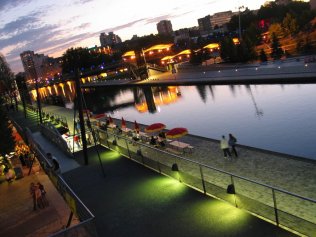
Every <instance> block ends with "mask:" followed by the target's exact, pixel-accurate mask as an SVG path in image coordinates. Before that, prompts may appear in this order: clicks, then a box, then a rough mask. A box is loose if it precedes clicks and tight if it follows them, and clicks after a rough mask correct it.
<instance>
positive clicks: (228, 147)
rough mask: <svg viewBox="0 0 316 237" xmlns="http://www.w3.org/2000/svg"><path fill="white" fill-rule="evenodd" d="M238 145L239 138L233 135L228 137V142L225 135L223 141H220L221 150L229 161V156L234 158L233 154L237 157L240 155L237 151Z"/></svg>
mask: <svg viewBox="0 0 316 237" xmlns="http://www.w3.org/2000/svg"><path fill="white" fill-rule="evenodd" d="M236 143H237V138H236V137H234V136H233V135H232V134H231V133H230V134H229V135H228V141H227V140H226V137H225V136H224V135H223V136H222V139H221V141H220V148H221V150H222V151H223V153H224V158H225V159H227V156H228V157H229V158H231V157H232V153H233V154H234V155H235V157H236V158H237V157H238V153H237V150H236Z"/></svg>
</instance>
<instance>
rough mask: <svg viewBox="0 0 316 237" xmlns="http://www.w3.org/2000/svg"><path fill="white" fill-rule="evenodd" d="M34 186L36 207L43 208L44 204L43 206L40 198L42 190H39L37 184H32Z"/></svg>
mask: <svg viewBox="0 0 316 237" xmlns="http://www.w3.org/2000/svg"><path fill="white" fill-rule="evenodd" d="M34 187H35V189H34V194H35V199H36V204H37V207H38V208H40V209H43V208H44V207H45V206H44V204H43V200H42V192H41V190H40V188H39V186H38V185H34Z"/></svg>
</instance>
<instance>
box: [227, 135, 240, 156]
mask: <svg viewBox="0 0 316 237" xmlns="http://www.w3.org/2000/svg"><path fill="white" fill-rule="evenodd" d="M236 142H237V138H236V137H234V136H233V134H231V133H230V134H229V139H228V145H229V146H230V147H231V148H232V153H234V155H235V156H236V157H238V154H237V150H236Z"/></svg>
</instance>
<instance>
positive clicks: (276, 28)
mask: <svg viewBox="0 0 316 237" xmlns="http://www.w3.org/2000/svg"><path fill="white" fill-rule="evenodd" d="M269 34H270V37H272V35H273V34H274V35H275V36H276V37H277V38H283V37H284V32H283V28H282V25H281V24H280V23H274V24H271V25H270V27H269Z"/></svg>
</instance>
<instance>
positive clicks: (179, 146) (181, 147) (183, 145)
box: [169, 141, 190, 153]
mask: <svg viewBox="0 0 316 237" xmlns="http://www.w3.org/2000/svg"><path fill="white" fill-rule="evenodd" d="M169 144H170V145H172V146H174V147H175V148H177V149H179V150H182V152H183V153H184V151H185V148H187V147H189V146H190V144H187V143H184V142H179V141H173V142H170V143H169Z"/></svg>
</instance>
